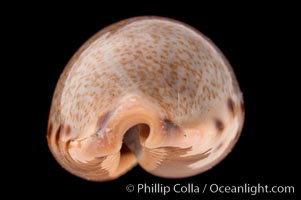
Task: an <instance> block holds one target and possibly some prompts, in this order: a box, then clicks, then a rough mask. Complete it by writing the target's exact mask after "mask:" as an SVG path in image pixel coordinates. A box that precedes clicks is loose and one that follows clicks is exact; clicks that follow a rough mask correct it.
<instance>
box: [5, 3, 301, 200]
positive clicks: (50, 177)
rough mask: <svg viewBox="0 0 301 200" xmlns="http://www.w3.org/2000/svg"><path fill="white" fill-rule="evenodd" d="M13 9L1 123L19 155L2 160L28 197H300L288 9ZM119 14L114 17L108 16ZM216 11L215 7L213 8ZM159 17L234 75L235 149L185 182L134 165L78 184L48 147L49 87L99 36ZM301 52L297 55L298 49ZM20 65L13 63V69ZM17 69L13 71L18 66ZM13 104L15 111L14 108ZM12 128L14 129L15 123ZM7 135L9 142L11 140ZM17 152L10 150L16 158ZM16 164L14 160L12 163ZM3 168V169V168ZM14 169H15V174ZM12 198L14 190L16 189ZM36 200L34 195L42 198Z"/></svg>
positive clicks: (292, 27)
mask: <svg viewBox="0 0 301 200" xmlns="http://www.w3.org/2000/svg"><path fill="white" fill-rule="evenodd" d="M23 6H25V5H19V9H20V10H14V12H13V13H14V14H12V15H16V16H17V19H16V20H12V21H7V24H8V25H9V27H10V30H11V34H10V35H11V36H13V40H14V41H16V44H14V47H13V48H12V49H8V50H9V53H11V55H13V57H14V59H13V60H11V64H12V65H13V66H17V68H11V69H13V71H14V70H16V71H15V73H13V76H9V77H11V78H10V82H15V80H17V81H20V84H17V86H11V87H14V89H15V90H13V91H14V92H12V90H10V92H7V94H9V95H10V94H11V93H13V94H14V95H16V96H17V97H16V98H11V100H12V102H14V105H15V107H14V108H15V109H16V111H13V112H12V113H13V116H11V117H8V118H9V121H10V122H13V125H12V129H10V130H17V131H13V132H18V134H17V136H18V137H14V141H15V146H14V147H16V148H11V145H10V149H16V150H17V154H16V153H14V154H13V156H10V155H9V159H12V157H13V162H14V163H15V161H17V164H14V167H13V166H11V167H9V168H10V169H12V170H13V172H12V173H9V174H10V181H12V182H10V184H11V185H12V186H13V187H15V188H17V189H20V190H22V193H21V194H22V195H26V196H27V195H28V196H29V197H35V196H40V197H41V198H42V197H43V196H44V195H51V196H54V197H59V196H66V197H69V198H71V197H77V196H85V197H86V198H91V197H93V198H96V199H103V198H104V197H105V198H117V196H118V195H120V194H121V195H122V196H123V197H124V198H127V197H128V198H133V199H136V198H137V199H142V198H145V197H146V196H147V194H137V192H136V191H135V192H133V193H128V192H127V191H126V190H125V187H126V185H127V184H133V185H135V186H136V185H137V184H138V183H146V184H148V185H151V184H153V183H158V184H163V185H168V186H173V185H174V184H176V183H180V184H182V185H187V184H188V183H193V184H194V185H199V186H201V187H202V186H203V185H204V184H206V183H207V184H212V183H217V184H220V185H242V184H245V183H249V184H251V185H252V184H254V185H257V184H258V183H260V184H262V185H265V184H267V185H270V186H273V185H293V186H295V193H298V190H299V188H298V186H297V177H298V176H299V175H300V173H299V171H298V170H297V169H300V167H299V165H298V164H297V161H300V156H299V155H298V152H300V150H297V148H298V139H297V135H298V134H300V130H299V123H300V122H298V121H299V119H300V117H299V116H295V113H297V112H298V109H299V107H300V106H298V101H297V94H298V93H299V91H300V89H299V90H298V89H297V88H298V85H297V82H298V81H299V80H298V78H297V73H296V72H294V71H295V70H296V69H297V68H298V67H299V66H298V65H300V64H298V62H296V58H298V51H296V50H294V47H295V46H297V41H296V40H295V38H294V36H295V35H296V29H297V28H296V27H298V26H300V20H298V18H297V13H296V12H295V11H294V10H293V6H292V7H288V6H284V5H277V6H275V5H268V6H263V5H246V6H242V5H234V6H233V7H231V6H229V7H230V8H231V9H230V8H229V9H228V8H227V9H226V8H225V7H223V5H214V6H205V5H203V6H200V5H192V4H189V5H188V6H187V4H186V6H182V4H179V5H177V7H165V8H163V7H162V6H161V5H160V4H158V5H152V3H149V4H147V3H145V6H142V5H138V6H137V5H119V4H118V3H117V2H116V5H115V7H114V6H106V5H96V4H95V5H94V4H89V5H87V4H86V5H82V4H78V5H75V6H74V5H69V6H66V7H64V6H62V5H59V4H58V5H47V4H45V5H28V4H26V6H27V7H28V8H30V9H27V8H25V7H24V9H23V8H22V7H23ZM116 6H117V7H121V8H123V6H124V9H121V11H119V10H117V9H116ZM218 8H219V9H218ZM141 15H157V16H164V17H169V18H174V19H177V20H180V21H183V22H185V23H187V24H189V25H191V26H193V27H195V28H196V29H198V30H199V31H201V32H202V33H204V34H205V35H206V36H208V37H209V38H211V40H212V41H213V42H214V43H215V44H216V45H217V46H218V47H219V48H220V49H221V51H222V52H223V53H224V54H225V56H226V57H227V58H228V60H229V62H230V63H231V65H232V66H233V68H234V71H235V73H236V76H237V79H238V81H239V83H240V86H241V90H242V92H243V94H244V100H245V109H246V119H245V124H244V129H243V132H242V135H241V138H240V139H239V141H238V143H237V145H236V146H235V148H234V149H233V151H232V152H231V153H230V154H229V155H228V156H227V157H226V159H224V160H223V161H222V162H221V163H220V164H219V165H217V166H216V167H214V168H213V169H211V170H209V171H208V172H205V173H203V174H200V175H198V176H194V177H191V178H185V179H174V180H173V179H162V178H158V177H154V176H152V175H150V174H148V173H147V172H145V171H143V170H142V169H141V168H140V167H136V168H135V169H133V170H132V171H130V172H129V173H127V174H126V175H124V176H122V177H120V178H119V179H117V180H115V181H111V182H104V183H95V182H88V181H85V180H82V179H80V178H77V177H75V176H73V175H71V174H69V173H68V172H67V171H65V170H63V169H62V168H61V167H60V166H59V164H58V163H57V162H56V161H55V160H54V158H53V157H52V155H51V153H50V151H49V150H48V147H47V142H46V130H47V120H48V113H49V109H50V104H51V99H52V94H53V92H54V89H55V85H56V82H57V80H58V78H59V75H60V73H61V72H62V70H63V69H64V66H65V65H66V63H67V62H68V60H69V59H70V58H71V56H72V55H73V54H74V53H75V52H76V50H77V49H78V48H79V47H80V46H81V45H82V44H83V43H84V42H85V41H86V40H87V39H88V38H89V37H91V36H92V35H93V34H95V33H96V32H97V31H98V30H100V29H102V28H104V27H105V26H108V25H110V24H112V23H114V22H117V21H119V20H122V19H125V18H129V17H134V16H141ZM299 52H300V51H299ZM19 62H20V63H21V64H19ZM17 63H18V64H17ZM15 101H16V103H15ZM16 121H17V123H14V122H16ZM12 135H13V136H16V135H15V134H13V133H12ZM14 152H15V151H14ZM16 157H17V158H18V159H15V158H16ZM10 163H11V162H10ZM15 167H16V168H15ZM17 191H18V190H17ZM40 192H41V193H42V195H41V194H40ZM296 196H297V194H294V195H293V194H270V195H262V194H259V195H256V196H251V195H249V194H247V195H238V194H228V195H222V194H209V192H208V193H207V194H169V195H168V196H165V197H164V196H163V195H162V194H156V195H154V197H155V198H156V199H157V198H158V199H162V198H164V199H165V198H169V197H172V198H173V199H212V198H216V199H222V198H224V197H230V198H233V199H252V198H253V197H254V199H266V198H271V199H276V198H279V199H292V198H296Z"/></svg>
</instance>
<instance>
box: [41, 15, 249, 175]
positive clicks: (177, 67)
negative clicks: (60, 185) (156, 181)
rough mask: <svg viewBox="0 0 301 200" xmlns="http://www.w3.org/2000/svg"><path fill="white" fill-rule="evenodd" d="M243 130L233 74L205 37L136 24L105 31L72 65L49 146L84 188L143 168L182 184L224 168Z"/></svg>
mask: <svg viewBox="0 0 301 200" xmlns="http://www.w3.org/2000/svg"><path fill="white" fill-rule="evenodd" d="M243 121H244V106H243V99H242V94H241V92H240V88H239V86H238V83H237V80H236V78H235V75H234V73H233V70H232V68H231V66H230V64H229V63H228V62H227V60H226V58H225V57H224V56H223V55H222V53H221V52H220V51H219V50H218V48H217V47H216V46H215V45H214V44H213V43H212V42H211V41H210V40H209V39H208V38H206V37H205V36H204V35H203V34H201V33H200V32H198V31H197V30H195V29H193V28H191V27H189V26H188V25H185V24H183V23H181V22H178V21H175V20H172V19H167V18H161V17H136V18H131V19H127V20H124V21H121V22H118V23H115V24H113V25H111V26H109V27H107V28H105V29H103V30H101V31H100V32H98V33H97V34H96V35H94V36H93V37H92V38H91V39H89V40H88V41H87V42H86V43H85V44H84V45H83V46H82V47H81V48H80V49H79V50H78V51H77V53H76V54H75V55H74V56H73V57H72V59H71V60H70V61H69V63H68V64H67V66H66V68H65V70H64V72H63V73H62V75H61V77H60V79H59V81H58V84H57V87H56V90H55V93H54V96H53V101H52V105H51V110H50V116H49V123H48V134H47V139H48V145H49V148H50V150H51V152H52V154H53V155H54V157H55V159H56V160H57V161H58V162H59V163H60V164H61V166H62V167H63V168H65V169H66V170H68V171H69V172H71V173H72V174H74V175H77V176H79V177H81V178H84V179H87V180H92V181H107V180H113V179H116V178H118V177H120V176H121V175H123V174H125V173H126V172H128V171H129V170H130V169H132V168H133V167H134V166H136V165H137V164H139V165H140V166H141V167H142V168H144V169H145V170H146V171H148V172H149V173H151V174H154V175H156V176H160V177H165V178H180V177H189V176H193V175H196V174H199V173H202V172H204V171H206V170H208V169H210V168H211V167H213V166H214V165H216V164H217V163H218V162H220V161H221V160H222V159H223V158H224V157H225V156H226V155H227V154H228V153H229V152H230V151H231V149H232V148H233V146H234V144H235V143H236V141H237V139H238V138H239V135H240V132H241V130H242V125H243Z"/></svg>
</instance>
